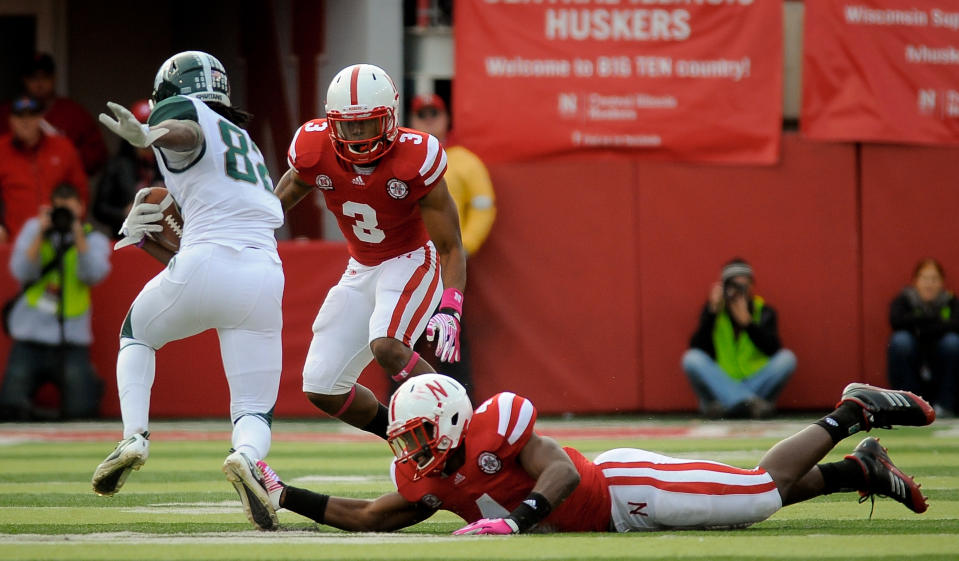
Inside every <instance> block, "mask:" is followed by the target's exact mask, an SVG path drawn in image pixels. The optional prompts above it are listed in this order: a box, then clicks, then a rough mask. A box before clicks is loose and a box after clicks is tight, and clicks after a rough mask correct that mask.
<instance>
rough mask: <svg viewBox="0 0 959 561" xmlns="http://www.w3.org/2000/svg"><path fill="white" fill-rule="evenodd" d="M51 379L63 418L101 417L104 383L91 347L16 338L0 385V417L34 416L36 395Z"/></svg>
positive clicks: (9, 418)
mask: <svg viewBox="0 0 959 561" xmlns="http://www.w3.org/2000/svg"><path fill="white" fill-rule="evenodd" d="M61 352H62V354H61ZM47 382H52V383H53V385H54V386H56V387H57V389H58V390H59V391H60V412H59V413H60V418H62V419H82V418H92V417H96V416H97V414H98V411H99V409H100V397H101V396H102V394H103V382H102V380H100V378H99V377H98V376H97V374H96V371H95V370H94V369H93V365H92V364H91V363H90V351H89V348H88V347H84V346H78V345H64V346H63V347H62V348H61V347H58V346H57V345H44V344H40V343H30V342H25V341H14V342H13V346H11V347H10V356H9V358H8V359H7V371H6V373H5V374H4V376H3V385H2V387H0V418H5V419H8V420H29V419H31V418H34V417H35V416H36V413H37V411H36V408H35V407H34V404H33V397H34V395H35V394H36V393H37V390H39V389H40V387H41V386H42V385H43V384H45V383H47Z"/></svg>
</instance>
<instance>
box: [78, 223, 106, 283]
mask: <svg viewBox="0 0 959 561" xmlns="http://www.w3.org/2000/svg"><path fill="white" fill-rule="evenodd" d="M77 253H78V255H77V278H79V279H80V280H81V281H83V282H84V283H85V284H87V285H89V286H93V285H95V284H97V283H99V282H100V281H102V280H103V279H104V278H106V276H107V275H108V274H110V240H109V239H107V237H106V236H105V235H103V234H102V233H101V232H97V231H93V232H90V233H88V234H87V251H86V252H84V253H79V252H77Z"/></svg>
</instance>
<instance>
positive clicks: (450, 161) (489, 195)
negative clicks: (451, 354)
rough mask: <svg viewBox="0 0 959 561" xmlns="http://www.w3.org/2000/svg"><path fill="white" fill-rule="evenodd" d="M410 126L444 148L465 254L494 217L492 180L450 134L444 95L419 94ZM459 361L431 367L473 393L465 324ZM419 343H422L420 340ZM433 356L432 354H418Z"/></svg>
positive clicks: (485, 233)
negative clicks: (428, 135)
mask: <svg viewBox="0 0 959 561" xmlns="http://www.w3.org/2000/svg"><path fill="white" fill-rule="evenodd" d="M410 114H411V116H410V126H411V127H412V128H414V129H416V130H420V131H423V132H428V133H430V134H431V135H433V136H435V137H436V138H437V140H439V141H440V144H442V145H443V147H444V148H445V149H446V165H447V168H446V175H445V177H446V185H447V186H448V187H449V191H450V195H452V197H453V201H454V202H455V203H456V209H457V210H458V212H459V219H460V230H461V232H462V235H463V249H465V250H466V255H467V257H469V256H470V255H474V254H475V253H476V252H477V251H479V249H480V247H481V246H482V245H483V242H485V241H486V237H487V236H488V235H489V232H490V229H491V228H492V227H493V221H494V220H495V219H496V205H495V195H494V192H493V183H492V181H490V178H489V172H487V170H486V166H485V165H483V161H482V160H480V158H479V157H478V156H477V155H476V154H474V153H473V152H471V151H469V150H468V149H467V148H465V147H464V146H460V145H458V144H457V143H456V141H455V140H453V139H452V137H451V135H450V114H449V112H448V111H447V109H446V103H445V102H444V101H443V98H441V97H440V96H438V95H436V94H421V95H418V96H416V97H415V98H413V102H412V103H411V105H410ZM460 327H461V329H462V331H461V332H460V361H459V362H455V363H451V364H443V365H442V366H441V367H440V365H438V364H434V365H433V366H434V367H436V368H440V369H441V370H442V372H443V373H444V374H446V375H448V376H450V377H451V378H453V379H455V380H456V381H457V382H459V383H460V384H462V385H463V386H464V387H465V388H466V389H467V391H468V392H470V395H471V396H472V390H473V384H472V379H471V378H472V376H471V375H470V352H469V344H468V337H467V335H466V326H465V325H462V324H461V326H460ZM420 344H421V345H422V344H425V342H424V341H422V340H421V343H420ZM420 355H421V356H432V355H433V353H424V352H421V353H420Z"/></svg>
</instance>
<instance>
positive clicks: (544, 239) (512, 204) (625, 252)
mask: <svg viewBox="0 0 959 561" xmlns="http://www.w3.org/2000/svg"><path fill="white" fill-rule="evenodd" d="M490 173H491V176H492V180H493V183H494V185H495V186H496V197H497V202H496V206H497V216H496V224H495V225H494V226H493V230H492V232H491V234H490V237H489V239H488V240H487V241H486V244H485V245H484V246H483V247H482V248H481V249H480V251H479V252H478V253H477V254H476V255H475V256H473V257H471V258H470V261H469V269H468V275H469V277H468V282H467V288H466V300H465V305H464V310H463V311H464V314H465V316H466V321H467V322H469V330H470V331H469V333H470V337H471V339H470V343H471V345H472V353H473V378H474V383H475V386H476V398H477V399H485V398H486V397H488V396H490V395H492V394H494V393H496V392H499V391H502V390H504V389H509V390H510V391H514V392H516V393H519V394H521V395H525V396H527V397H529V398H531V399H532V400H533V402H534V403H536V405H537V408H538V409H539V410H540V411H541V412H551V413H563V412H598V411H615V410H635V409H636V408H637V407H638V406H639V405H640V403H641V398H640V390H641V377H640V376H639V374H638V373H639V352H638V349H639V343H640V340H639V331H638V322H637V320H638V317H639V316H638V302H637V301H636V294H637V292H636V290H637V287H638V286H639V276H638V275H639V268H638V267H637V264H636V244H635V222H636V214H635V212H636V202H635V201H636V189H635V186H634V184H633V178H634V177H635V167H634V164H633V163H631V162H623V161H622V160H599V161H595V160H591V161H562V162H551V163H541V162H539V163H526V164H500V165H497V166H494V167H492V168H491V169H490Z"/></svg>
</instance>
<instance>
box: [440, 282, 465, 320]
mask: <svg viewBox="0 0 959 561" xmlns="http://www.w3.org/2000/svg"><path fill="white" fill-rule="evenodd" d="M444 308H448V309H450V310H453V311H454V312H456V313H457V314H458V315H463V293H462V292H460V291H459V290H458V289H455V288H452V287H450V288H447V289H446V290H444V291H443V298H442V299H441V300H440V309H441V310H442V309H444Z"/></svg>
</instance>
